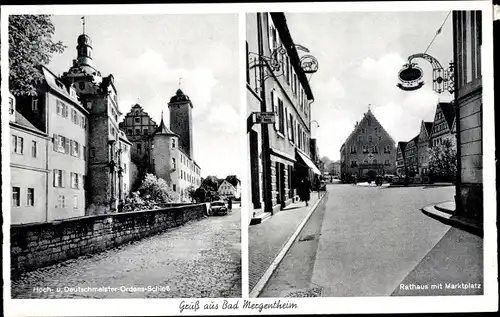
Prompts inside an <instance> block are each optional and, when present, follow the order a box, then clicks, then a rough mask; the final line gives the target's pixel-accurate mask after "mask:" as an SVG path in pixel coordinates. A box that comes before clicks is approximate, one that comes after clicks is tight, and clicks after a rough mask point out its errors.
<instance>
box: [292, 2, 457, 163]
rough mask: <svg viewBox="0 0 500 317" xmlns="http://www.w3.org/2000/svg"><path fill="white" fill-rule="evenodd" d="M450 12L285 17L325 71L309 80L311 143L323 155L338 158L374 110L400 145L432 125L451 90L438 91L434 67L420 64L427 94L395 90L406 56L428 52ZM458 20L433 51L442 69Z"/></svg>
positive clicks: (448, 26) (445, 28)
mask: <svg viewBox="0 0 500 317" xmlns="http://www.w3.org/2000/svg"><path fill="white" fill-rule="evenodd" d="M447 15H448V12H369V13H363V12H334V13H306V14H304V13H286V18H287V23H288V27H289V29H290V33H291V35H292V38H293V40H294V42H295V43H296V44H301V45H303V46H305V47H307V48H308V49H309V50H310V54H312V55H314V56H315V57H316V58H317V59H318V62H319V70H318V72H317V73H315V74H313V75H312V76H311V78H310V85H311V89H312V92H313V95H314V103H313V104H312V105H311V112H312V120H317V121H318V123H319V127H318V126H317V125H316V124H312V125H311V126H312V132H311V133H312V137H313V138H314V137H316V138H317V139H318V147H319V154H320V156H321V157H323V156H327V157H328V158H329V159H332V160H338V159H340V147H341V146H342V144H343V143H344V141H345V139H346V138H347V137H348V136H349V134H350V133H351V132H352V130H353V129H354V126H355V124H356V121H361V119H362V118H363V114H364V113H365V112H366V111H367V110H368V105H369V104H371V111H372V112H373V113H374V115H375V117H376V118H377V119H378V121H379V122H380V123H381V124H382V126H383V127H384V128H385V130H386V131H387V132H388V133H389V134H390V135H391V136H392V138H393V139H394V140H395V142H399V141H408V140H410V139H412V138H413V137H415V136H416V135H417V134H418V133H419V131H420V124H421V121H422V120H425V121H433V120H434V113H435V109H436V105H437V103H438V102H439V101H451V100H452V99H453V95H451V94H450V93H448V92H445V93H442V94H437V93H435V92H433V91H432V67H431V66H430V64H429V63H428V62H427V61H425V60H422V59H415V60H413V62H416V63H417V64H418V66H419V67H421V68H422V70H423V72H424V77H423V80H424V82H425V85H424V86H423V88H421V89H419V90H416V91H412V92H408V91H402V90H400V89H399V88H398V87H396V85H397V83H398V82H399V81H398V77H397V76H398V72H399V70H400V69H401V68H402V66H403V65H404V64H405V63H406V61H407V58H408V56H410V55H412V54H416V53H423V52H424V51H425V50H426V48H427V46H428V45H429V43H430V42H431V40H432V38H433V37H434V35H435V34H436V31H437V29H438V28H439V27H440V26H441V24H442V23H443V22H444V21H445V18H446V16H447ZM451 18H452V16H451V15H450V16H449V17H448V19H447V20H446V23H445V24H444V26H443V29H442V32H441V33H440V34H439V35H438V36H437V37H436V39H435V41H434V43H433V44H432V46H431V47H430V48H429V50H428V51H427V53H428V54H430V55H432V56H433V57H435V58H436V59H437V60H438V61H439V62H440V63H441V65H442V66H443V67H444V68H447V67H448V65H449V62H451V61H452V59H453V46H452V45H453V37H452V19H451Z"/></svg>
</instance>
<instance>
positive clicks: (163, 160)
mask: <svg viewBox="0 0 500 317" xmlns="http://www.w3.org/2000/svg"><path fill="white" fill-rule="evenodd" d="M178 142H179V136H178V135H177V134H175V133H174V132H172V131H170V129H168V128H167V127H166V126H165V123H164V122H163V114H162V118H161V122H160V125H159V126H158V129H157V130H156V132H155V134H154V135H153V140H152V150H151V155H152V164H153V170H154V174H155V175H156V177H158V178H163V179H164V180H165V181H166V182H167V184H168V185H169V186H171V187H173V186H172V185H174V184H175V185H177V186H178V184H177V182H176V177H175V175H172V174H175V171H176V164H177V162H176V158H177V154H176V151H177V144H178Z"/></svg>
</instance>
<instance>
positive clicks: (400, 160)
mask: <svg viewBox="0 0 500 317" xmlns="http://www.w3.org/2000/svg"><path fill="white" fill-rule="evenodd" d="M407 143H408V142H398V147H397V151H396V175H398V176H405V175H406V160H405V153H406V152H405V151H406V144H407Z"/></svg>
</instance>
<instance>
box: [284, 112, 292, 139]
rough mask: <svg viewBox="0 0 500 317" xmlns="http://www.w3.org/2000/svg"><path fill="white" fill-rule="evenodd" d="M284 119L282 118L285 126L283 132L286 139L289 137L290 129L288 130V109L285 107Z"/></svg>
mask: <svg viewBox="0 0 500 317" xmlns="http://www.w3.org/2000/svg"><path fill="white" fill-rule="evenodd" d="M284 116H285V118H284V119H285V120H283V122H284V123H285V128H284V129H283V131H284V132H285V134H286V135H287V136H288V139H290V131H289V130H288V109H287V108H285V114H284Z"/></svg>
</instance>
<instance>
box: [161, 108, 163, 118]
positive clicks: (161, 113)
mask: <svg viewBox="0 0 500 317" xmlns="http://www.w3.org/2000/svg"><path fill="white" fill-rule="evenodd" d="M161 121H163V109H162V110H161Z"/></svg>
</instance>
